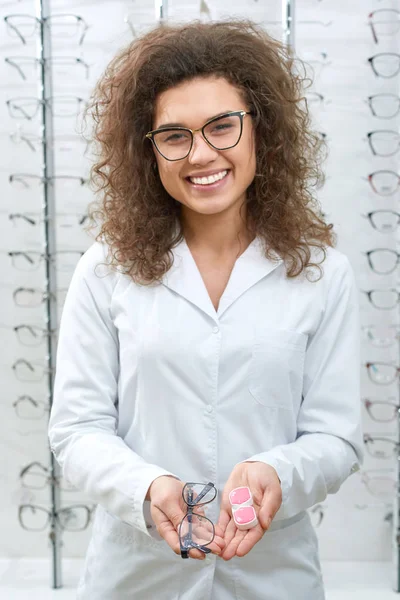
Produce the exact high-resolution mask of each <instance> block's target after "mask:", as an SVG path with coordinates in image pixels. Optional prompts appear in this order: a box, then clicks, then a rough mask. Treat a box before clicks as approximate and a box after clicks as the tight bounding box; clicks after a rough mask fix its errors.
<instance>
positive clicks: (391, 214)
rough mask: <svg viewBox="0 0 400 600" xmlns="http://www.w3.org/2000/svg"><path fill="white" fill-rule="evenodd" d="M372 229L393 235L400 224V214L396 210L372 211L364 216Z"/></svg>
mask: <svg viewBox="0 0 400 600" xmlns="http://www.w3.org/2000/svg"><path fill="white" fill-rule="evenodd" d="M362 216H363V217H365V218H367V219H368V220H369V222H370V223H371V225H372V227H373V228H374V229H376V230H377V231H380V232H381V233H393V232H394V231H396V229H397V227H398V226H399V224H400V213H398V212H395V211H394V210H372V211H371V212H369V213H367V214H363V215H362Z"/></svg>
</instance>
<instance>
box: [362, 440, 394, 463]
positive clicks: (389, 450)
mask: <svg viewBox="0 0 400 600" xmlns="http://www.w3.org/2000/svg"><path fill="white" fill-rule="evenodd" d="M364 445H365V448H366V450H367V452H368V454H369V455H370V456H372V458H379V459H384V460H386V459H389V458H393V457H398V455H399V447H400V444H399V442H396V441H395V440H392V439H390V438H388V437H384V436H382V437H381V436H376V435H370V434H369V433H364Z"/></svg>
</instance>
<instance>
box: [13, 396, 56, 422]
mask: <svg viewBox="0 0 400 600" xmlns="http://www.w3.org/2000/svg"><path fill="white" fill-rule="evenodd" d="M13 407H14V410H15V412H16V414H17V417H18V418H19V419H26V420H28V421H31V420H32V421H37V420H40V419H43V417H45V416H46V417H47V416H48V413H49V412H50V406H49V404H48V403H46V402H42V401H41V400H35V399H34V398H32V396H29V395H24V396H20V397H19V398H17V400H15V402H13Z"/></svg>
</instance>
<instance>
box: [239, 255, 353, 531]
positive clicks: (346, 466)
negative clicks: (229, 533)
mask: <svg viewBox="0 0 400 600" xmlns="http://www.w3.org/2000/svg"><path fill="white" fill-rule="evenodd" d="M338 259H340V260H338V262H339V263H340V264H339V265H337V268H336V269H335V270H334V272H333V276H332V277H331V278H330V280H329V281H328V282H327V283H328V285H327V293H326V296H325V297H326V301H325V310H324V312H323V315H322V317H321V319H320V320H319V323H318V325H317V328H316V330H315V331H314V333H313V334H312V335H311V336H310V338H309V340H308V346H307V349H306V356H305V364H304V379H303V401H302V404H301V408H300V411H299V414H298V418H297V436H296V440H295V441H294V442H293V443H289V444H285V445H280V446H276V447H274V448H272V449H271V450H268V451H266V452H262V453H260V454H257V455H254V456H252V457H250V458H248V459H246V460H247V461H261V462H264V463H266V464H269V465H271V466H272V467H273V468H274V469H275V470H276V472H277V474H278V477H279V479H280V480H281V486H282V505H281V507H280V509H279V510H278V512H277V513H276V516H275V520H280V519H286V518H290V517H292V516H294V515H295V514H297V513H299V512H301V511H304V510H306V509H308V508H310V507H311V506H313V505H315V504H317V503H318V502H322V501H323V500H324V499H325V498H326V496H327V494H332V493H336V492H337V491H338V490H339V488H340V486H341V485H342V483H343V482H344V481H345V480H346V479H347V477H349V475H350V474H351V473H353V472H355V471H357V470H359V468H360V465H361V464H362V462H363V441H362V432H361V409H360V407H361V403H360V389H359V388H360V358H359V355H360V348H359V345H360V342H359V331H360V326H359V310H358V294H357V288H356V284H355V280H354V275H353V271H352V269H351V267H350V264H349V261H348V260H347V258H346V257H345V256H344V255H342V254H340V255H338ZM243 462H246V461H243Z"/></svg>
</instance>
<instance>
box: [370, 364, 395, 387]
mask: <svg viewBox="0 0 400 600" xmlns="http://www.w3.org/2000/svg"><path fill="white" fill-rule="evenodd" d="M365 367H366V369H367V372H368V377H369V378H370V380H371V381H372V382H373V383H377V384H378V385H389V384H391V383H394V382H395V381H396V379H397V378H398V376H399V373H400V368H399V367H396V366H395V365H393V364H391V363H387V362H372V363H370V362H368V363H365Z"/></svg>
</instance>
